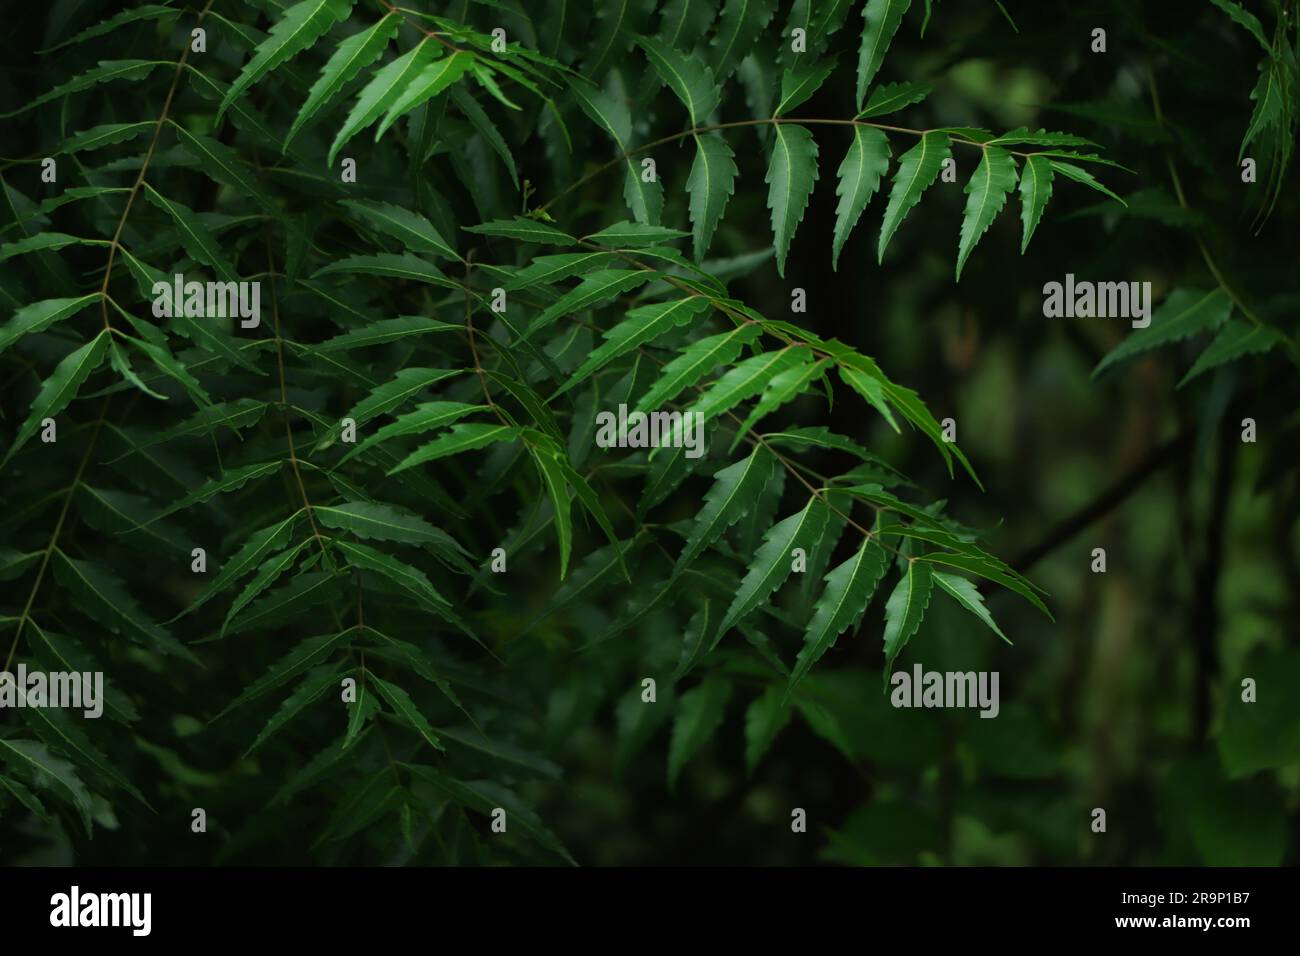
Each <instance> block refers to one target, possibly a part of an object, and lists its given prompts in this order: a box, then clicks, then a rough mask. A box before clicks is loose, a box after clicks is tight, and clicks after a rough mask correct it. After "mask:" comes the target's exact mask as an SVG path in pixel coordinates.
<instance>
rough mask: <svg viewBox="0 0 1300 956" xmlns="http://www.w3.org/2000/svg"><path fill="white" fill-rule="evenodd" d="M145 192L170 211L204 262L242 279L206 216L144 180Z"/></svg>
mask: <svg viewBox="0 0 1300 956" xmlns="http://www.w3.org/2000/svg"><path fill="white" fill-rule="evenodd" d="M144 189H145V195H146V196H147V197H148V198H149V201H150V202H152V203H153V204H154V205H155V206H157V207H158V208H159V209H161V210H162V211H163V212H165V213H167V215H169V216H171V217H172V220H173V221H174V222H175V223H176V229H177V231H178V232H179V233H180V237H181V244H182V245H183V246H184V247H185V251H186V252H187V253H189V255H190V256H191V257H192V258H194V259H197V260H199V261H200V262H202V263H203V264H204V265H206V266H211V267H212V268H213V270H215V271H216V273H217V275H219V276H220V277H221V278H222V279H223V280H224V281H226V282H238V281H239V276H237V275H236V274H235V270H234V269H233V268H232V267H231V265H230V263H229V262H227V261H226V257H225V256H224V255H222V253H221V245H220V243H218V242H217V240H216V238H215V237H213V235H212V233H211V232H209V231H208V227H207V226H205V225H204V224H203V220H201V219H200V218H199V217H198V214H197V213H195V212H194V210H193V209H190V208H189V207H188V206H186V205H184V204H183V203H179V202H176V201H175V200H172V199H168V198H166V197H165V196H163V195H162V194H161V193H159V192H158V191H157V190H155V189H154V188H153V187H152V186H150V185H149V184H148V183H145V184H144Z"/></svg>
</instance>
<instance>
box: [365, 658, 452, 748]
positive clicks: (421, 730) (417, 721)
mask: <svg viewBox="0 0 1300 956" xmlns="http://www.w3.org/2000/svg"><path fill="white" fill-rule="evenodd" d="M370 680H371V682H373V683H374V685H375V690H376V692H378V694H379V696H380V697H382V698H384V700H386V701H387V702H388V706H389V707H392V708H393V711H394V712H395V713H396V714H397V715H398V716H399V717H401V718H402V720H403V721H405V722H406V723H407V724H408V725H409V726H410V727H411V729H412V730H414V731H415V732H416V733H417V734H419V735H420V736H421V737H423V738H424V740H425V742H426V743H427V744H428V745H429V746H430V747H432V748H433V749H434V750H445V749H446V748H445V747H443V745H442V741H441V740H439V739H438V735H437V734H435V733H434V732H433V728H432V727H431V726H429V721H428V720H427V719H426V718H425V716H424V714H422V713H420V709H419V708H418V707H416V706H415V702H414V701H413V700H411V695H410V694H408V693H407V692H406V691H404V690H402V688H400V687H398V686H397V685H396V684H390V683H389V682H388V681H386V680H383V679H381V678H380V677H378V676H376V675H374V674H371V675H370Z"/></svg>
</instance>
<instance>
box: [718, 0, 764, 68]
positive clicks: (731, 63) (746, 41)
mask: <svg viewBox="0 0 1300 956" xmlns="http://www.w3.org/2000/svg"><path fill="white" fill-rule="evenodd" d="M776 7H777V3H776V0H726V3H725V4H724V5H723V7H722V13H721V15H720V16H719V18H718V32H717V35H716V36H714V38H713V45H712V54H711V57H710V59H711V63H712V66H713V72H714V73H715V74H716V75H717V77H718V79H719V81H722V80H725V79H726V78H727V77H729V76H730V75H731V74H732V72H733V71H734V70H735V69H736V67H738V66H740V61H741V60H743V59H745V57H746V56H748V55H749V51H750V50H752V49H753V48H754V43H755V42H756V41H757V40H758V38H759V36H760V35H761V34H762V32H763V30H764V28H765V27H767V25H768V23H769V22H770V21H771V19H772V16H773V14H775V13H776Z"/></svg>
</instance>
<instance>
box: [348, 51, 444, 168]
mask: <svg viewBox="0 0 1300 956" xmlns="http://www.w3.org/2000/svg"><path fill="white" fill-rule="evenodd" d="M437 55H438V47H437V44H436V43H435V42H433V41H432V40H431V39H430V38H428V37H425V38H424V39H422V40H421V41H420V42H419V43H418V44H416V45H415V46H414V47H412V48H411V49H409V50H407V51H406V52H405V53H403V54H402V55H401V56H399V57H398V58H397V59H395V60H393V61H392V62H391V63H389V64H387V65H386V66H384V67H383V68H382V69H380V70H379V71H378V72H376V73H375V75H374V76H373V77H371V79H370V82H369V83H367V84H366V85H365V87H364V88H362V90H361V92H360V94H358V96H357V101H356V103H355V104H353V106H352V111H351V112H350V113H348V118H347V119H346V120H344V121H343V126H342V127H340V128H339V131H338V133H337V134H336V135H335V137H334V142H333V143H331V144H330V151H329V156H328V158H327V159H326V162H327V163H328V165H329V166H331V167H332V166H333V165H334V159H335V157H337V156H338V154H339V150H340V149H342V148H343V147H344V146H345V145H346V144H347V143H348V141H349V140H351V139H352V137H353V136H355V135H357V133H359V132H361V130H363V129H365V128H366V127H367V126H369V125H370V124H371V123H373V122H374V121H375V120H377V119H379V117H380V116H381V115H382V114H383V113H384V112H385V111H386V110H387V109H388V107H389V106H391V105H392V103H393V101H394V100H396V99H397V97H398V96H400V95H401V92H402V90H404V89H405V88H406V84H407V83H409V82H410V80H411V78H412V77H414V76H415V75H416V74H418V73H419V72H420V71H421V70H423V69H424V68H425V67H426V66H428V65H429V63H431V62H432V61H433V60H434V59H435V58H436V57H437Z"/></svg>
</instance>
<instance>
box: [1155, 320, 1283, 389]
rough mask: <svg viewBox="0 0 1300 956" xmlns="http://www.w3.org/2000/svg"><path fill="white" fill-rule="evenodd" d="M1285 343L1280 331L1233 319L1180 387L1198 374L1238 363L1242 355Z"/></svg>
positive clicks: (1185, 376)
mask: <svg viewBox="0 0 1300 956" xmlns="http://www.w3.org/2000/svg"><path fill="white" fill-rule="evenodd" d="M1285 340H1286V337H1285V336H1284V335H1282V333H1281V332H1279V331H1278V330H1277V329H1271V328H1269V327H1268V326H1266V325H1252V324H1251V323H1249V322H1242V321H1239V320H1237V319H1233V320H1232V321H1230V322H1229V323H1228V324H1227V325H1225V326H1224V327H1223V328H1222V329H1220V330H1219V334H1218V335H1217V336H1215V338H1214V341H1213V342H1211V343H1210V345H1209V347H1208V348H1207V349H1206V350H1205V351H1204V352H1202V353H1201V354H1200V355H1199V356H1198V357H1197V359H1196V363H1195V364H1194V365H1193V366H1192V367H1191V369H1189V370H1188V372H1187V374H1186V375H1184V376H1183V377H1182V380H1181V381H1180V382H1179V383H1178V387H1179V388H1182V387H1183V386H1184V385H1186V384H1187V383H1188V382H1190V381H1191V380H1192V379H1194V378H1196V377H1197V376H1198V375H1201V374H1203V373H1205V372H1208V371H1209V370H1210V369H1212V368H1218V367H1219V366H1220V365H1225V364H1227V363H1228V362H1235V361H1236V360H1237V359H1239V358H1241V357H1242V356H1245V355H1254V354H1257V353H1259V352H1267V351H1268V350H1269V349H1271V348H1273V346H1275V345H1278V344H1280V343H1282V342H1284V341H1285Z"/></svg>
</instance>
